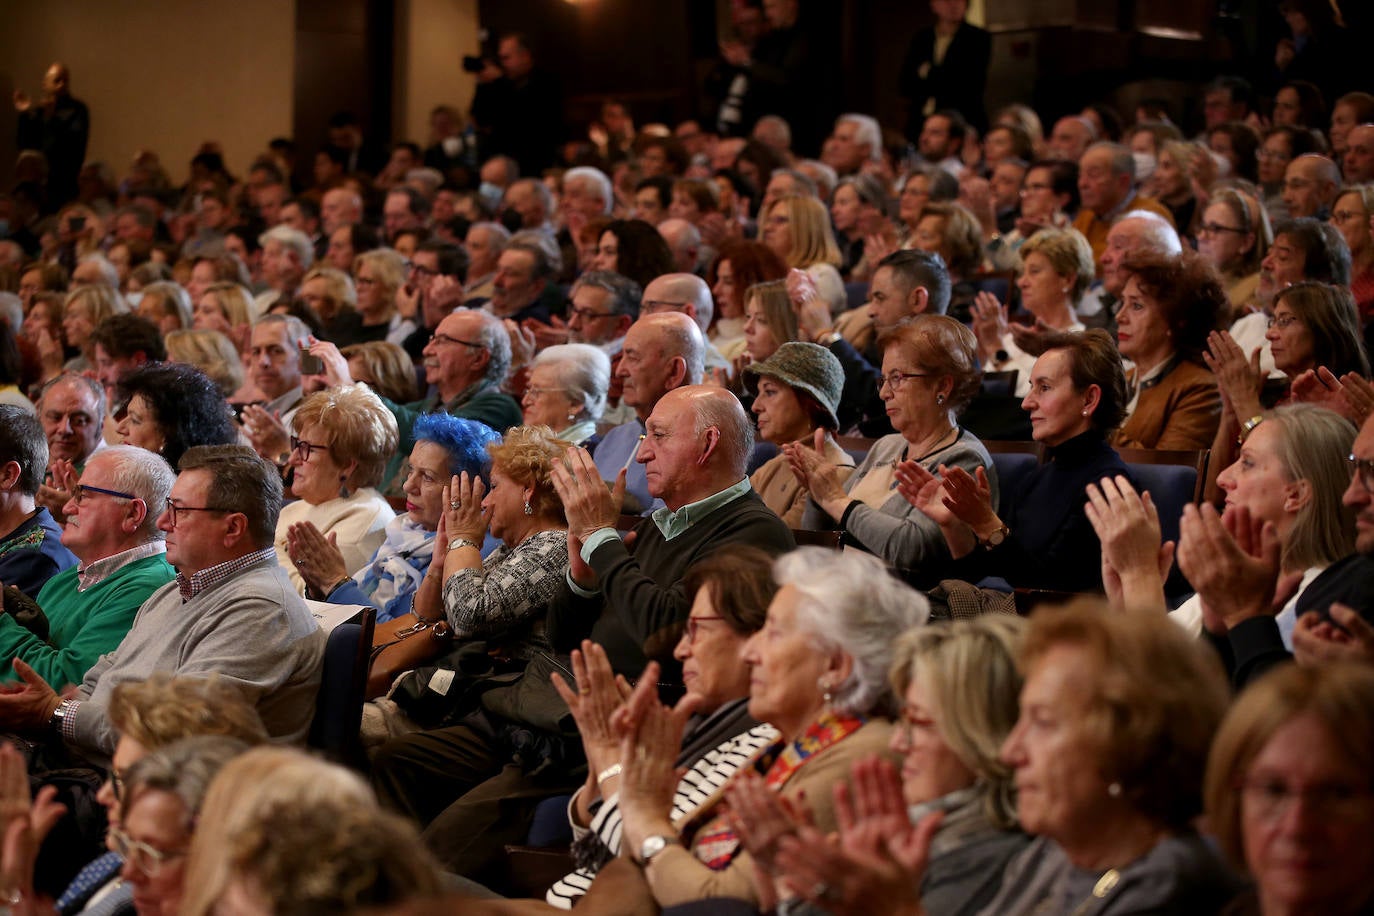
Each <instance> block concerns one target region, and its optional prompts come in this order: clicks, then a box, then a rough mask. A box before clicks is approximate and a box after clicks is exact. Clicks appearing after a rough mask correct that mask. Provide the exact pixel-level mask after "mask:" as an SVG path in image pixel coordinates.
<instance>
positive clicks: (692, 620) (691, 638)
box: [687, 614, 725, 644]
mask: <svg viewBox="0 0 1374 916" xmlns="http://www.w3.org/2000/svg"><path fill="white" fill-rule="evenodd" d="M724 619H725V618H724V617H722V616H721V615H720V614H702V615H701V616H699V617H688V618H687V642H688V643H689V644H691V643H694V642H696V641H697V634H698V633H700V632H701V622H702V621H703V620H724Z"/></svg>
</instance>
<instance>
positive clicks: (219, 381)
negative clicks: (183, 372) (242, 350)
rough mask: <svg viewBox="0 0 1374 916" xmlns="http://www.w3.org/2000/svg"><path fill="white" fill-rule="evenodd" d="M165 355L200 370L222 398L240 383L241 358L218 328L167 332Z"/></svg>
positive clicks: (237, 387) (230, 341)
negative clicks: (208, 378) (216, 329)
mask: <svg viewBox="0 0 1374 916" xmlns="http://www.w3.org/2000/svg"><path fill="white" fill-rule="evenodd" d="M167 358H168V359H169V360H171V361H172V362H177V363H186V364H187V365H188V366H195V367H196V368H197V369H199V370H200V371H201V372H204V373H205V374H206V375H207V376H209V377H210V380H211V381H212V382H214V383H215V387H216V388H218V389H219V390H220V393H221V394H223V395H224V396H225V397H226V398H227V397H229V395H231V394H233V393H234V392H235V391H238V390H239V389H240V388H241V387H243V359H242V358H241V357H240V356H239V351H238V350H236V349H234V342H233V341H232V340H230V339H229V338H228V337H225V336H224V335H223V334H222V333H220V332H219V331H210V330H207V329H204V328H189V329H187V330H184V331H172V332H171V333H170V334H168V335H167Z"/></svg>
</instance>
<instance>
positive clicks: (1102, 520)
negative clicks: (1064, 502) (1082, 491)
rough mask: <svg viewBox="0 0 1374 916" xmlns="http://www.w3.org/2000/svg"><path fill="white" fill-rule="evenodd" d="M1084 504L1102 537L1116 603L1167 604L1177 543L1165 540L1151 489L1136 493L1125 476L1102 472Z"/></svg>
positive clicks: (1105, 573)
mask: <svg viewBox="0 0 1374 916" xmlns="http://www.w3.org/2000/svg"><path fill="white" fill-rule="evenodd" d="M1083 508H1084V510H1085V511H1086V512H1087V515H1088V521H1089V522H1091V523H1092V526H1093V530H1094V531H1096V532H1097V539H1098V540H1099V541H1101V542H1102V584H1103V586H1104V587H1105V588H1106V590H1107V598H1108V599H1109V601H1110V602H1111V605H1112V607H1114V608H1122V607H1125V606H1127V605H1130V606H1142V607H1144V606H1148V607H1153V608H1166V607H1167V603H1166V601H1165V598H1164V580H1165V579H1167V578H1168V576H1169V569H1170V567H1171V566H1173V562H1174V542H1173V541H1165V542H1164V543H1160V542H1161V541H1162V540H1163V537H1162V535H1161V533H1160V525H1159V512H1158V511H1156V509H1155V504H1154V500H1153V499H1152V498H1151V497H1150V493H1149V491H1146V492H1145V493H1144V494H1143V495H1142V494H1137V493H1136V491H1135V487H1133V486H1131V482H1130V481H1129V480H1127V479H1126V478H1125V477H1123V476H1119V475H1118V476H1117V477H1114V478H1113V477H1103V478H1102V480H1101V481H1099V482H1098V483H1090V484H1088V502H1087V503H1086V504H1085V505H1084V507H1083Z"/></svg>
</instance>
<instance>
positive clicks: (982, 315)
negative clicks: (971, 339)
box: [969, 290, 1011, 366]
mask: <svg viewBox="0 0 1374 916" xmlns="http://www.w3.org/2000/svg"><path fill="white" fill-rule="evenodd" d="M969 313H970V314H971V315H972V316H973V335H974V336H975V337H977V338H978V356H979V359H981V361H982V362H983V364H984V365H985V366H986V365H987V364H989V363H991V362H993V357H994V356H995V355H996V354H997V351H998V350H1000V349H1002V340H1003V338H1005V337H1006V336H1007V334H1009V333H1011V325H1010V324H1009V323H1008V320H1007V307H1006V306H1005V305H1003V304H1002V303H1001V302H999V301H998V300H997V297H996V296H994V295H993V294H992V293H990V292H987V291H986V290H984V291H982V292H980V293H979V294H978V295H977V296H974V297H973V304H972V305H971V306H969Z"/></svg>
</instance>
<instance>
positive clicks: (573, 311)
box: [568, 305, 642, 321]
mask: <svg viewBox="0 0 1374 916" xmlns="http://www.w3.org/2000/svg"><path fill="white" fill-rule="evenodd" d="M641 310H642V307H641ZM614 317H616V313H615V312H598V311H596V310H595V309H584V308H578V307H577V306H575V305H569V306H568V320H569V321H571V320H572V319H573V318H581V319H582V320H583V321H596V320H598V319H600V318H614Z"/></svg>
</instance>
